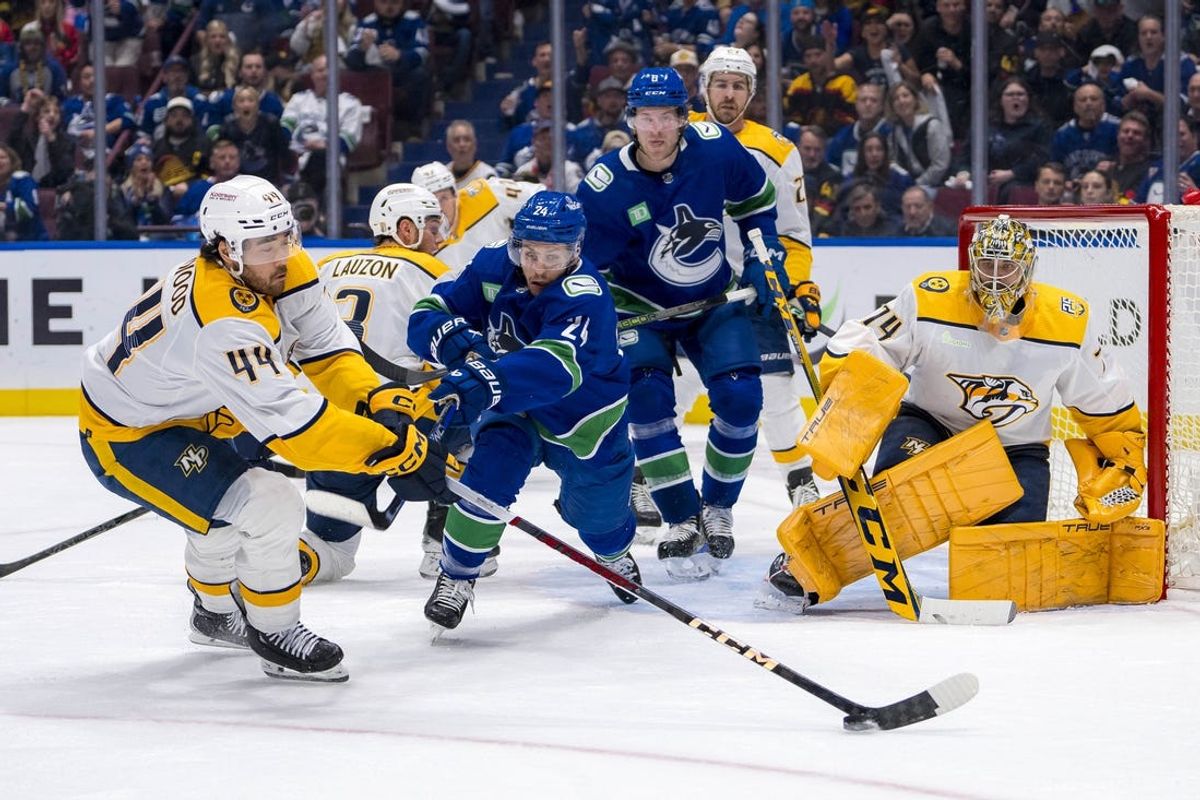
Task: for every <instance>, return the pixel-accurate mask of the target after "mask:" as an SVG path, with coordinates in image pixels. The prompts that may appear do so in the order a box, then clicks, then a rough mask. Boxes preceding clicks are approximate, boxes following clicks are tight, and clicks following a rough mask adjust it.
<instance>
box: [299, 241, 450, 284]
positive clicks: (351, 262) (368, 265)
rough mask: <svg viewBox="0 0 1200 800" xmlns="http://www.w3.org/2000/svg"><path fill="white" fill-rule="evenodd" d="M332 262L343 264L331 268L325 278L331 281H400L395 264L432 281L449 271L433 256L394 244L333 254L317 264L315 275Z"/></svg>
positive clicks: (398, 271)
mask: <svg viewBox="0 0 1200 800" xmlns="http://www.w3.org/2000/svg"><path fill="white" fill-rule="evenodd" d="M384 259H387V260H386V261H385V260H384ZM335 261H336V262H343V261H344V262H345V263H337V264H334V266H333V271H332V272H330V273H329V275H328V277H329V278H330V279H331V280H332V279H333V278H341V277H345V276H348V275H363V276H366V277H368V278H382V279H387V280H391V279H393V278H395V277H396V276H397V275H400V276H401V277H403V275H404V273H403V272H402V271H401V269H400V267H401V266H402V264H398V263H395V262H397V261H400V262H403V263H404V264H407V265H408V266H411V267H415V268H417V269H419V270H420V271H421V272H424V273H425V274H426V275H428V276H429V277H431V278H433V279H435V280H436V279H438V278H440V277H442V276H443V275H445V274H446V273H447V272H449V271H450V268H449V267H447V266H446V265H445V264H443V263H442V262H441V261H438V260H437V259H436V258H434V257H433V256H431V255H427V254H425V253H422V252H420V251H417V250H410V249H408V248H407V247H401V246H400V245H398V244H383V245H379V246H378V247H373V248H371V249H370V250H346V251H344V252H341V253H334V254H333V255H331V256H326V257H325V258H322V259H321V260H320V261H319V262H317V269H318V271H320V270H323V269H324V268H325V267H326V266H327V265H328V264H330V263H332V262H335Z"/></svg>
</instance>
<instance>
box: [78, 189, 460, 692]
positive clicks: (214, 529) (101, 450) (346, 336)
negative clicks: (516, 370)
mask: <svg viewBox="0 0 1200 800" xmlns="http://www.w3.org/2000/svg"><path fill="white" fill-rule="evenodd" d="M200 229H201V235H202V236H203V238H204V243H203V245H202V246H201V248H200V252H199V254H198V255H197V256H196V257H194V258H191V259H189V260H187V261H185V262H183V263H181V264H179V265H178V266H176V267H174V268H172V269H171V270H170V271H169V272H168V273H167V275H166V277H164V278H163V280H162V281H160V282H159V283H157V284H155V285H154V286H153V287H151V288H150V289H149V290H148V291H147V292H146V293H145V294H144V295H142V296H141V298H139V299H138V301H137V302H136V303H135V304H134V305H133V307H132V308H131V309H130V310H129V312H128V313H127V314H126V315H125V318H124V320H123V321H122V322H121V324H120V325H119V326H118V327H117V329H116V330H114V331H113V332H111V333H109V334H108V335H107V336H106V337H105V338H104V339H102V340H101V341H100V342H99V343H97V344H95V345H93V346H91V347H90V348H88V350H87V353H86V355H85V357H84V364H83V378H82V388H83V392H82V400H81V404H80V434H81V443H82V448H83V455H84V459H85V460H86V461H87V463H88V466H89V467H90V468H91V469H92V471H93V472H94V473H95V475H96V477H97V478H98V479H99V481H100V482H101V483H102V484H103V485H104V486H105V487H106V488H108V489H109V490H110V491H112V492H114V493H116V494H119V495H121V496H122V497H126V498H129V499H130V500H133V501H134V502H136V503H139V504H141V505H143V506H146V507H148V508H150V509H151V510H153V511H155V512H157V513H158V514H160V515H162V516H164V517H166V518H167V519H170V520H172V521H174V522H177V523H179V524H180V525H182V526H183V527H184V528H185V529H187V531H188V535H187V549H186V551H185V554H184V563H185V565H186V567H187V573H188V585H189V587H190V589H191V590H192V592H193V594H194V595H195V602H194V605H193V609H192V616H191V630H192V632H191V637H190V638H191V639H192V641H194V642H197V643H199V644H208V645H216V646H221V647H249V648H250V649H252V650H253V651H254V652H255V653H256V654H258V656H260V658H261V659H262V666H263V669H264V671H265V672H266V673H267V674H268V675H271V676H273V677H281V678H294V679H301V680H319V681H344V680H346V679H347V677H348V674H347V672H346V670H345V668H344V667H343V666H342V665H341V661H342V651H341V649H340V648H339V647H338V646H337V645H336V644H334V643H333V642H331V641H329V640H327V639H324V638H322V637H320V636H318V635H316V634H315V633H313V632H311V631H310V630H308V628H306V627H305V626H304V624H303V623H301V622H300V586H301V583H300V559H299V551H298V549H297V542H298V538H299V534H300V529H301V526H302V524H303V521H304V504H303V502H302V501H301V499H300V495H299V493H298V492H296V490H295V489H294V488H293V487H292V486H291V484H290V483H289V482H288V480H287V479H286V478H284V477H283V476H282V475H280V474H278V473H276V472H272V471H269V470H266V469H261V468H252V467H251V466H250V465H249V464H248V463H247V462H246V461H245V460H243V459H242V458H241V457H240V456H238V455H237V454H236V452H235V451H234V449H233V448H232V447H230V446H228V444H227V443H226V441H225V440H226V439H227V438H228V437H231V436H233V435H236V434H238V433H240V432H241V431H243V430H245V431H248V432H249V433H250V434H252V435H253V436H254V437H255V438H257V439H258V440H259V441H264V442H266V443H267V445H268V447H270V449H271V450H273V451H274V452H276V453H278V454H280V455H282V456H284V457H286V458H287V459H288V460H289V461H291V462H292V463H294V464H296V465H297V466H299V467H301V468H303V469H306V470H336V471H339V472H360V473H369V474H378V475H384V474H386V475H396V476H399V475H407V476H409V478H408V479H407V480H408V482H409V483H410V485H411V488H413V494H414V495H415V496H424V497H426V498H428V497H438V498H443V497H444V496H445V494H446V491H447V490H446V483H445V466H446V465H445V458H444V456H440V455H438V456H435V453H440V448H436V447H431V445H430V443H429V442H428V441H427V440H426V438H425V437H424V436H423V435H422V434H421V433H420V432H419V431H418V430H417V429H416V427H415V426H414V425H412V424H411V423H410V421H409V420H408V419H407V418H400V417H398V415H396V414H395V413H394V409H392V408H391V407H390V405H391V404H390V400H391V398H393V397H394V396H395V394H396V393H395V392H387V393H384V394H383V396H382V397H380V396H378V395H375V396H373V395H372V390H374V389H375V387H376V385H377V384H378V379H377V378H376V375H375V372H374V371H373V370H371V369H370V368H369V367H368V366H367V364H366V362H365V361H364V360H363V358H362V355H361V354H360V353H359V351H358V349H357V346H356V344H355V341H354V337H353V335H352V334H351V333H350V331H349V329H348V328H347V327H346V326H345V325H344V324H343V323H342V322H341V320H340V319H339V318H338V314H337V309H336V307H335V306H334V304H333V301H332V300H330V299H329V298H328V297H327V296H326V295H325V294H324V293H323V292H322V290H321V286H320V284H319V282H318V280H317V273H316V268H315V267H314V265H313V263H312V260H311V259H310V258H309V257H308V254H307V253H305V252H304V251H303V250H301V249H300V248H299V241H298V238H297V234H296V225H295V221H294V220H293V218H292V213H291V209H290V207H289V206H288V204H287V202H286V201H285V200H284V198H283V196H282V194H280V193H279V191H278V190H276V189H275V187H273V186H272V185H271V184H269V183H267V182H266V181H264V180H262V179H261V178H255V177H251V176H237V177H235V178H233V179H232V180H229V181H226V182H225V183H222V184H220V185H218V186H214V187H213V188H212V189H210V190H209V191H208V193H207V195H206V196H205V198H204V201H203V204H202V205H201V208H200ZM285 354H286V355H285ZM289 360H291V361H294V362H295V363H297V364H299V365H300V367H301V368H302V369H303V371H304V373H305V374H306V375H307V376H308V377H309V378H310V379H311V380H312V382H313V383H314V384H315V385H316V387H317V389H318V390H319V391H320V392H321V394H316V393H308V392H305V391H303V390H301V388H300V386H299V385H298V384H297V382H296V380H295V378H294V377H293V376H292V373H291V372H290V371H289V369H288V361H289ZM360 405H361V406H362V407H364V408H371V409H373V410H377V411H378V412H379V413H380V414H384V413H390V416H391V417H392V422H393V424H394V425H395V428H394V429H389V428H387V427H385V426H384V425H381V424H379V423H378V422H375V421H372V420H371V419H368V418H367V417H364V416H356V415H355V414H354V413H353V412H354V409H355V408H356V407H359V406H360Z"/></svg>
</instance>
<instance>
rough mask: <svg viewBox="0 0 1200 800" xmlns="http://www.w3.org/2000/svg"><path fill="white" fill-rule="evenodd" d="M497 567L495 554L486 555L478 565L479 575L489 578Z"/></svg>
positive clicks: (498, 566)
mask: <svg viewBox="0 0 1200 800" xmlns="http://www.w3.org/2000/svg"><path fill="white" fill-rule="evenodd" d="M498 569H500V562H499V561H497V560H496V557H495V556H488V557H487V558H485V559H484V560H483V564H481V565H480V567H479V577H480V578H489V577H491V576H492V575H495V574H496V570H498Z"/></svg>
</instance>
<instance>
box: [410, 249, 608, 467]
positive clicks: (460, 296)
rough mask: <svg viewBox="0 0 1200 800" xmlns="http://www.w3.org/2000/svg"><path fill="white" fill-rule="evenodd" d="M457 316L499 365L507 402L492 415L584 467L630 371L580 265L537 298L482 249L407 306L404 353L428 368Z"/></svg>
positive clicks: (503, 254) (504, 259) (600, 289)
mask: <svg viewBox="0 0 1200 800" xmlns="http://www.w3.org/2000/svg"><path fill="white" fill-rule="evenodd" d="M456 316H459V317H462V318H464V319H465V320H467V322H468V323H470V325H471V326H472V327H473V328H475V330H478V331H481V332H484V333H485V334H486V336H487V339H488V344H489V345H490V346H491V348H492V349H493V350H494V351H495V352H496V353H497V354H499V356H500V357H499V358H498V359H497V360H496V361H495V362H494V363H493V364H492V365H491V367H492V370H493V371H494V372H495V373H496V374H497V375H498V376H499V378H500V383H501V386H502V391H503V396H502V397H501V400H500V402H499V403H498V404H497V405H496V406H495V407H493V409H492V410H493V411H495V412H497V413H501V414H516V413H524V414H525V415H526V416H528V417H529V419H531V420H532V421H533V422H534V424H535V425H536V426H537V429H538V432H539V433H540V434H541V436H542V438H544V439H546V440H547V441H551V442H554V443H556V444H560V445H563V446H564V447H567V448H569V449H570V450H571V451H572V452H573V453H574V454H575V455H576V457H578V458H581V459H586V458H589V457H591V455H592V454H593V453H594V452H595V451H596V448H597V447H599V445H600V443H601V441H602V440H603V439H604V437H605V435H607V434H608V432H609V431H610V430H612V429H613V427H614V426H615V425H617V424H618V423H619V422H621V420H622V419H623V417H624V413H625V403H626V394H627V393H628V391H629V368H628V366H627V365H626V363H625V355H624V354H623V353H622V352H621V350H620V348H618V346H617V315H616V310H615V309H614V307H613V301H612V296H611V295H610V294H609V293H608V290H607V288H606V287H605V284H604V280H603V279H602V278H601V277H600V274H599V273H598V272H597V271H596V269H595V268H594V267H593V266H592V265H591V264H589V263H588V262H587V260H586V259H585V260H584V261H583V262H582V263H581V264H580V265H579V267H578V268H576V269H575V270H573V271H572V272H571V273H570V274H567V275H565V276H564V277H562V278H561V279H559V280H558V281H557V282H555V283H553V284H551V285H549V286H547V287H546V288H545V289H543V290H542V291H541V292H540V293H539V294H538V295H537V297H534V296H533V295H531V294H530V293H529V290H528V289H527V288H526V286H525V278H524V276H523V275H522V273H521V270H520V269H519V268H518V267H517V266H516V265H515V264H513V262H512V260H511V259H510V258H509V256H508V248H507V246H506V244H497V245H491V246H489V247H485V248H483V249H481V250H480V251H479V252H478V253H477V254H476V256H475V258H474V259H472V261H471V262H470V263H469V264H467V266H466V267H464V268H463V271H462V272H460V273H458V275H457V277H456V278H455V279H454V280H452V281H443V282H440V283H437V284H435V285H434V287H433V294H432V295H430V296H429V297H426V298H424V299H423V300H420V301H419V302H418V303H417V304H416V305H415V306H414V307H413V312H412V316H411V317H410V318H409V323H408V345H409V347H410V348H411V349H412V351H413V352H414V353H416V354H417V355H419V356H420V357H421V358H423V359H425V360H426V361H429V360H432V352H431V349H430V341H431V340H432V339H433V337H434V333H435V332H436V331H437V329H438V327H440V326H441V325H442V324H443V323H444V322H446V321H448V320H449V319H450V318H451V317H456Z"/></svg>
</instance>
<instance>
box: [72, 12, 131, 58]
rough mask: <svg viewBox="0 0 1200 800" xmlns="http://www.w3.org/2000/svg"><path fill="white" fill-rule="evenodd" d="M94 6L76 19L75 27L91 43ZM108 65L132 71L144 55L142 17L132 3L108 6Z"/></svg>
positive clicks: (105, 32)
mask: <svg viewBox="0 0 1200 800" xmlns="http://www.w3.org/2000/svg"><path fill="white" fill-rule="evenodd" d="M89 14H90V4H87V5H86V6H85V7H84V8H83V9H82V10H81V11H80V13H78V14H76V16H75V27H76V28H77V29H78V30H79V32H80V33H81V34H82V35H83V36H85V37H86V38H87V39H91V37H92V23H91V18H90V16H89ZM101 25H102V27H103V28H104V63H105V65H107V66H110V67H129V66H133V65H134V64H136V63H137V60H138V56H139V55H141V52H142V27H143V26H142V13H141V11H139V10H138V6H137V5H135V4H134V3H131V2H130V0H106V2H105V4H104V20H103V21H102V23H101Z"/></svg>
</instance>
